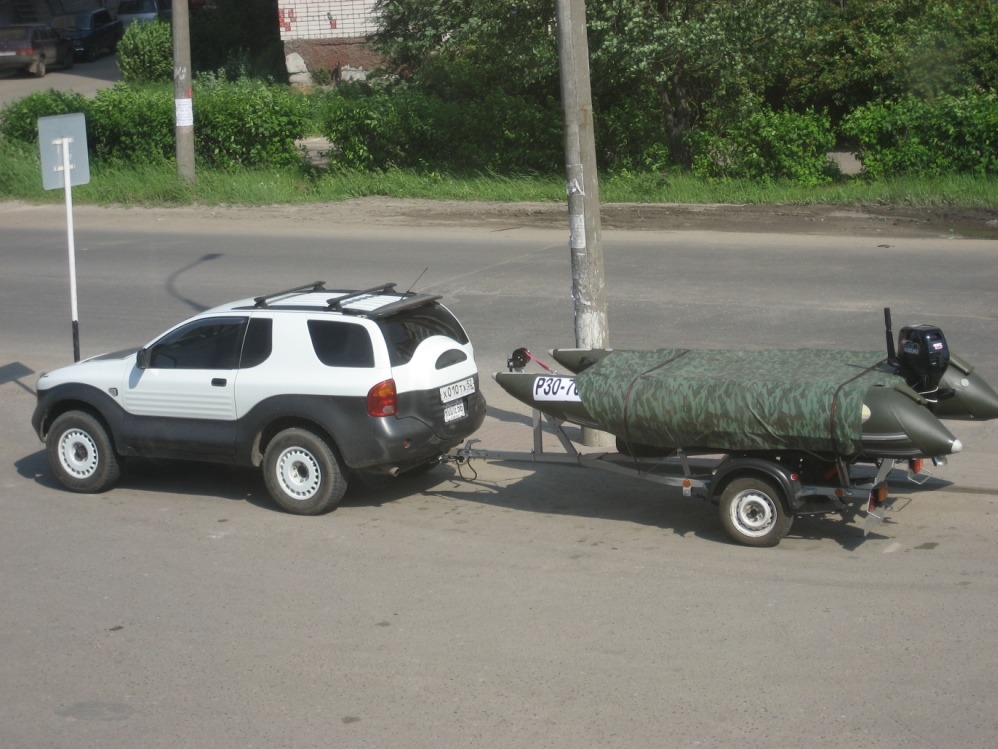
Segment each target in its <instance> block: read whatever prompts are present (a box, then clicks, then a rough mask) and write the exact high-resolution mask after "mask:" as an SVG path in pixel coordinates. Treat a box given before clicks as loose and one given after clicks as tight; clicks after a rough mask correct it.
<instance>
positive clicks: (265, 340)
mask: <svg viewBox="0 0 998 749" xmlns="http://www.w3.org/2000/svg"><path fill="white" fill-rule="evenodd" d="M273 346H274V321H273V320H271V319H270V318H269V317H252V318H250V321H249V325H248V326H247V328H246V339H245V340H244V341H243V355H242V358H241V359H240V360H239V368H240V369H249V368H250V367H255V366H257V365H258V364H263V363H264V362H265V361H267V359H269V358H270V352H271V350H272V349H273Z"/></svg>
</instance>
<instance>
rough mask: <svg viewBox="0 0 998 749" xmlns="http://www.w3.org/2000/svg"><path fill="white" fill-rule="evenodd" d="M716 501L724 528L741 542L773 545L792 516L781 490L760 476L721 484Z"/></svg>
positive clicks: (782, 534)
mask: <svg viewBox="0 0 998 749" xmlns="http://www.w3.org/2000/svg"><path fill="white" fill-rule="evenodd" d="M720 505H721V522H722V523H723V524H724V529H725V530H726V531H727V532H728V535H729V536H731V538H732V539H734V540H735V541H737V542H738V543H740V544H744V545H745V546H776V545H777V544H778V543H779V542H780V539H781V538H783V537H784V536H785V535H787V531H789V530H790V525H791V524H792V523H793V520H794V518H793V515H791V514H790V513H789V512H787V509H786V504H785V502H784V499H783V493H782V492H781V491H779V490H778V489H777V488H776V487H775V486H773V484H771V483H770V482H769V481H766V480H764V479H758V478H740V479H735V480H734V481H732V482H731V483H730V484H728V485H727V487H725V489H724V492H723V493H722V494H721V502H720Z"/></svg>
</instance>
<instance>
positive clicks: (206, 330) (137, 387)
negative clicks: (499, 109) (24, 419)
mask: <svg viewBox="0 0 998 749" xmlns="http://www.w3.org/2000/svg"><path fill="white" fill-rule="evenodd" d="M438 299H439V297H438V296H431V295H427V294H416V293H411V292H399V291H396V290H395V284H385V285H383V286H380V287H377V288H373V289H366V290H363V291H327V290H326V289H325V287H324V284H323V282H321V281H319V282H316V283H312V284H308V285H306V286H301V287H298V288H294V289H289V290H286V291H281V292H276V293H273V294H265V295H263V296H258V297H254V298H250V299H244V300H241V301H237V302H232V303H231V304H226V305H222V306H221V307H216V308H214V309H210V310H207V311H206V312H202V313H201V314H199V315H196V316H195V317H192V318H190V319H189V320H187V321H185V322H183V323H181V324H180V325H177V326H176V327H174V328H172V329H170V330H168V331H167V332H166V333H164V334H163V335H161V336H160V337H159V338H157V339H155V340H154V341H152V342H151V343H149V344H148V345H147V346H145V347H143V348H141V349H138V350H137V351H136V350H131V351H120V352H117V353H112V354H104V355H101V356H97V357H94V358H91V359H87V360H85V361H82V362H78V363H76V364H72V365H70V366H68V367H64V368H62V369H58V370H55V371H54V372H49V373H46V374H43V375H42V376H41V377H40V378H39V380H38V403H37V405H36V407H35V411H34V414H33V415H32V418H31V421H32V425H33V426H34V428H35V431H36V432H37V433H38V436H39V437H40V438H41V439H42V440H43V441H45V443H46V447H47V452H48V458H49V464H50V465H51V467H52V471H53V472H54V473H55V476H56V478H58V479H59V481H60V482H61V483H62V484H63V485H65V486H66V487H67V488H69V489H72V490H73V491H78V492H102V491H105V490H107V489H109V488H111V487H112V486H113V485H114V483H115V482H116V481H117V479H118V477H119V475H120V471H121V468H120V462H121V461H120V458H122V457H128V456H142V457H153V458H181V459H189V460H206V461H213V462H220V463H228V464H235V465H246V466H262V467H263V475H264V479H265V482H266V485H267V489H268V490H269V491H270V494H271V496H272V497H273V498H274V500H275V501H276V502H277V504H278V505H280V506H281V507H282V508H283V509H285V510H287V511H289V512H293V513H297V514H302V515H317V514H320V513H324V512H328V511H329V510H331V509H333V508H334V507H335V506H336V505H337V504H338V503H339V501H340V499H341V498H342V496H343V493H344V492H345V491H346V484H347V479H348V476H350V475H356V474H360V475H363V474H379V475H388V476H395V475H398V474H400V473H403V472H405V471H410V470H417V469H423V468H425V467H430V466H432V465H435V464H436V463H437V462H438V461H439V459H440V457H441V456H442V455H443V454H444V453H446V452H447V451H448V450H449V449H451V448H452V447H455V446H456V445H458V444H460V443H461V442H462V441H463V440H464V439H465V438H466V437H467V436H468V435H470V434H471V433H472V432H474V431H475V430H476V429H478V427H479V426H481V424H482V421H483V420H484V418H485V399H484V397H483V396H482V394H481V390H480V388H479V381H478V369H477V367H476V365H475V358H474V350H473V348H472V345H471V343H470V341H469V340H468V335H467V333H466V332H465V331H464V328H463V327H462V326H461V324H460V323H459V322H458V321H457V318H455V317H454V315H453V314H452V313H451V312H450V311H449V310H447V308H446V307H444V306H443V305H441V304H440V303H439V302H438Z"/></svg>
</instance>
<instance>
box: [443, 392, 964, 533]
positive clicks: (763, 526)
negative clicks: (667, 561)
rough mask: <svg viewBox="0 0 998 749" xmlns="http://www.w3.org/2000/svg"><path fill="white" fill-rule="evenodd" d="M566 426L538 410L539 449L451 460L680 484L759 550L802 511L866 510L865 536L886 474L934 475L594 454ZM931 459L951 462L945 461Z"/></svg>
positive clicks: (883, 502)
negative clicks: (550, 440) (550, 442)
mask: <svg viewBox="0 0 998 749" xmlns="http://www.w3.org/2000/svg"><path fill="white" fill-rule="evenodd" d="M565 423H566V422H565V421H564V420H562V419H559V418H557V417H555V416H552V415H550V414H546V413H543V412H541V411H539V410H537V409H533V419H532V426H531V432H532V439H533V449H532V450H530V451H508V450H488V449H483V448H481V447H478V444H479V443H480V442H481V440H479V439H469V440H468V441H467V442H466V443H465V444H464V445H463V446H461V447H459V448H455V449H454V450H452V451H451V452H450V453H448V454H447V455H446V456H445V460H446V461H447V462H451V463H454V464H456V465H457V466H458V467H460V466H462V465H466V464H470V463H471V461H474V460H489V461H499V462H529V463H547V464H558V465H575V466H578V467H581V468H588V469H595V470H599V471H605V472H608V473H613V474H616V475H620V476H625V477H630V478H634V479H638V480H641V481H650V482H653V483H656V484H659V485H661V486H665V487H670V488H674V489H678V490H680V491H681V493H682V496H684V497H697V498H700V499H703V500H705V501H707V502H710V503H711V504H714V505H717V506H718V510H719V513H720V518H721V523H722V524H723V525H724V528H725V530H726V531H727V533H728V535H729V536H730V538H731V539H732V540H733V541H735V542H736V543H739V544H742V545H745V546H754V547H768V546H776V545H777V544H778V543H779V542H780V540H781V539H782V538H783V537H784V536H786V534H787V532H788V531H789V530H790V527H791V525H792V524H793V519H794V517H796V516H798V515H815V514H829V513H836V514H839V515H840V516H841V517H842V518H843V520H845V521H851V520H852V519H853V518H854V517H855V516H856V514H857V512H861V513H863V515H864V519H863V530H864V535H868V534H869V533H870V532H871V531H873V530H874V529H875V528H876V527H877V526H878V525H880V523H881V522H883V520H884V518H885V516H886V511H887V510H888V509H889V507H890V503H891V500H892V497H891V496H890V488H889V485H888V482H887V479H888V476H889V475H890V474H891V472H892V471H893V470H894V469H896V468H902V469H903V470H905V471H906V478H907V479H908V480H909V481H914V482H915V483H924V482H925V481H926V480H927V478H928V476H927V474H925V473H923V471H924V467H925V466H924V460H922V459H905V460H900V459H895V458H884V459H882V460H877V461H874V462H872V463H869V464H866V463H863V464H856V463H853V464H850V463H847V461H846V460H844V459H842V458H838V459H835V460H834V461H828V460H822V459H816V458H814V457H813V456H809V455H806V454H802V453H795V452H777V451H755V452H751V453H748V452H746V453H725V454H718V453H702V452H695V451H694V452H691V451H687V450H684V449H682V448H677V449H675V450H673V451H672V452H671V453H670V454H668V455H665V456H651V455H640V454H625V453H624V452H620V451H598V452H597V451H593V452H591V451H587V450H585V449H582V450H580V449H579V446H577V445H576V443H575V442H574V441H573V440H572V438H571V437H569V435H568V433H567V432H566V430H565V428H564V425H565ZM545 427H546V428H547V433H549V434H553V435H554V437H556V438H557V442H558V444H559V445H560V447H561V451H560V452H550V451H548V450H546V449H545V445H544V442H545V440H544V437H545ZM618 447H619V445H618ZM932 463H933V464H934V465H941V464H944V463H945V458H937V459H934V460H933V461H932ZM860 468H863V469H865V470H859V469H860Z"/></svg>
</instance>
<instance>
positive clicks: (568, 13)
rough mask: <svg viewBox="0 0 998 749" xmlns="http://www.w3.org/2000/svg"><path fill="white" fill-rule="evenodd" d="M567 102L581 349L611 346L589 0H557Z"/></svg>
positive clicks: (594, 434)
mask: <svg viewBox="0 0 998 749" xmlns="http://www.w3.org/2000/svg"><path fill="white" fill-rule="evenodd" d="M555 11H556V17H557V21H558V60H559V67H560V70H561V100H562V106H563V107H564V110H565V178H566V187H567V192H568V230H569V247H570V249H571V253H572V296H573V299H574V302H575V345H576V346H577V347H579V348H607V347H608V346H609V339H610V334H609V326H608V323H607V309H606V276H605V274H604V271H603V237H602V233H601V229H600V202H599V180H598V178H597V173H596V140H595V137H594V133H593V102H592V90H591V86H590V80H589V41H588V39H587V37H586V3H585V0H556V3H555ZM607 442H608V439H607V435H604V434H603V433H602V432H598V431H596V430H592V429H583V443H584V444H586V445H605V444H607Z"/></svg>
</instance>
